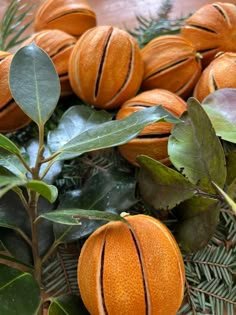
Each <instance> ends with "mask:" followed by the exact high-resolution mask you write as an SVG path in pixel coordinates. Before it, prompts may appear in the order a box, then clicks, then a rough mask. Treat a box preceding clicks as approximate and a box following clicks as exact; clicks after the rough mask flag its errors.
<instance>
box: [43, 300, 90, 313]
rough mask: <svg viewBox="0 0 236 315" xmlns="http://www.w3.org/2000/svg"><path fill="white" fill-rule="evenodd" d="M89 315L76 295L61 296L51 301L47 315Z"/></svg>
mask: <svg viewBox="0 0 236 315" xmlns="http://www.w3.org/2000/svg"><path fill="white" fill-rule="evenodd" d="M78 314H79V315H89V313H88V311H87V310H86V308H85V306H84V304H83V302H82V300H81V298H80V297H79V296H77V295H62V296H59V297H58V298H54V299H52V303H51V304H50V306H49V309H48V315H78Z"/></svg>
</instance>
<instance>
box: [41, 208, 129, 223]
mask: <svg viewBox="0 0 236 315" xmlns="http://www.w3.org/2000/svg"><path fill="white" fill-rule="evenodd" d="M40 217H41V218H45V219H47V220H50V221H53V222H57V223H61V224H69V225H79V224H80V218H86V219H90V220H106V221H121V222H123V223H126V222H127V221H126V220H125V219H124V218H123V217H122V216H120V215H118V214H114V213H109V212H105V211H99V210H84V209H66V210H57V211H53V212H48V213H44V214H42V215H41V216H40Z"/></svg>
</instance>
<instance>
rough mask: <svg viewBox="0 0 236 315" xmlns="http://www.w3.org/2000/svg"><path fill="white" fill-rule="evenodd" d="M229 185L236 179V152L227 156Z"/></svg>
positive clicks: (227, 181)
mask: <svg viewBox="0 0 236 315" xmlns="http://www.w3.org/2000/svg"><path fill="white" fill-rule="evenodd" d="M226 166H227V180H226V183H227V185H230V184H231V183H232V182H233V181H234V180H235V178H236V151H231V152H229V153H228V154H227V155H226Z"/></svg>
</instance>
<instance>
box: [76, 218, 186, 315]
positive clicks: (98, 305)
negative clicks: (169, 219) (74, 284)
mask: <svg viewBox="0 0 236 315" xmlns="http://www.w3.org/2000/svg"><path fill="white" fill-rule="evenodd" d="M126 220H127V221H128V222H129V224H130V226H131V227H132V228H129V227H128V225H127V224H125V223H123V222H110V223H108V224H105V225H103V226H102V227H100V228H98V229H97V230H96V231H95V232H94V233H93V234H91V235H90V237H89V238H88V239H87V240H86V242H85V244H84V246H83V248H82V251H81V254H80V257H79V263H78V284H79V289H80V293H81V297H82V299H83V301H84V304H85V306H86V307H87V309H88V311H89V312H90V314H91V315H99V314H109V315H118V314H122V315H134V314H135V315H146V314H150V315H151V314H152V315H175V314H176V312H177V311H178V309H179V307H180V305H181V303H182V299H183V293H184V279H185V272H184V264H183V258H182V255H181V252H180V250H179V247H178V245H177V243H176V241H175V239H174V237H173V235H172V234H171V232H170V231H169V230H168V229H167V227H166V226H165V225H164V224H163V223H161V222H160V221H158V220H157V219H155V218H153V217H150V216H147V215H141V214H139V215H134V216H127V217H126Z"/></svg>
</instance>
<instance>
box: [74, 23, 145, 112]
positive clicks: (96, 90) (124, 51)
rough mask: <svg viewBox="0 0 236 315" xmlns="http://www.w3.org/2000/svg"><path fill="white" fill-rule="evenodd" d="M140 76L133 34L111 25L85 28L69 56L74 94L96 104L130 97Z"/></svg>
mask: <svg viewBox="0 0 236 315" xmlns="http://www.w3.org/2000/svg"><path fill="white" fill-rule="evenodd" d="M142 77H143V61H142V57H141V53H140V50H139V47H138V45H137V43H136V41H135V40H134V38H133V37H132V36H131V35H129V34H128V33H127V32H126V31H123V30H121V29H119V28H117V27H113V26H97V27H94V28H92V29H90V30H88V31H87V32H85V33H84V34H83V35H82V36H81V37H80V39H79V40H78V42H77V43H76V45H75V46H74V48H73V51H72V53H71V56H70V60H69V78H70V83H71V86H72V89H73V90H74V92H75V94H77V96H79V97H80V98H81V99H82V100H83V101H85V102H87V103H89V104H92V105H94V106H95V107H98V108H103V109H113V108H117V107H119V106H120V105H121V104H122V103H123V102H125V101H126V100H127V99H129V98H131V97H133V96H134V95H135V94H136V93H137V91H138V89H139V88H140V84H141V81H142Z"/></svg>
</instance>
